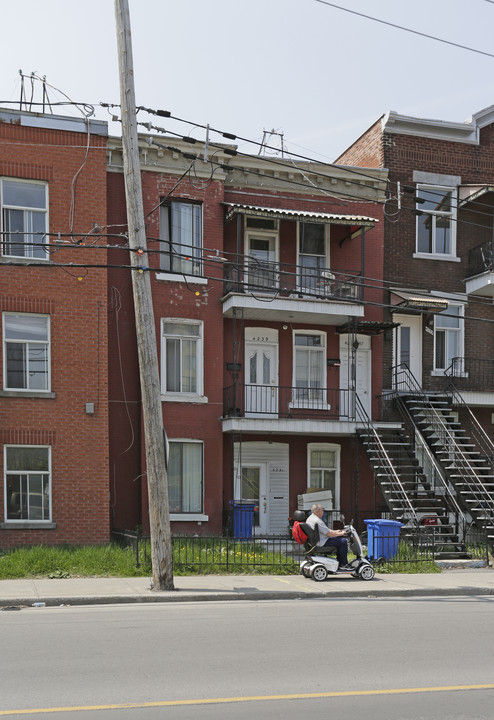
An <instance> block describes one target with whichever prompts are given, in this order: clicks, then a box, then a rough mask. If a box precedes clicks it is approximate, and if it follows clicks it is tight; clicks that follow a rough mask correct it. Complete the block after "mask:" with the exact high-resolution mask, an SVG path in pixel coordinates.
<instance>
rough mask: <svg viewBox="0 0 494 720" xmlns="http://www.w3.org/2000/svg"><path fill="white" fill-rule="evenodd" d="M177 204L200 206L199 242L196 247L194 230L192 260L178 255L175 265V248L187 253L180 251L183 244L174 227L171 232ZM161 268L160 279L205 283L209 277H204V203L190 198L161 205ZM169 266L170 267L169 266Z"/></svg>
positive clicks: (191, 248) (191, 250)
mask: <svg viewBox="0 0 494 720" xmlns="http://www.w3.org/2000/svg"><path fill="white" fill-rule="evenodd" d="M175 206H177V207H178V206H190V207H193V208H200V213H199V219H200V228H199V244H198V246H197V247H196V246H195V245H194V243H193V240H194V237H193V236H194V231H192V237H191V244H190V246H187V247H190V254H191V258H192V260H186V259H185V258H182V257H180V258H178V257H177V263H176V264H177V266H178V267H174V263H173V253H174V249H177V248H178V250H176V251H177V252H178V255H182V254H186V253H184V252H181V251H180V248H183V247H185V246H183V245H182V244H181V243H180V242H178V241H177V239H176V238H174V233H173V228H172V229H171V233H170V224H171V222H172V216H173V208H174V207H175ZM160 240H161V243H160V246H161V247H160V249H161V255H160V268H161V272H159V273H157V275H156V277H157V278H158V279H159V280H172V281H175V282H183V281H184V278H185V280H186V281H187V282H192V283H198V284H204V283H206V282H207V279H205V278H203V257H202V255H203V249H204V205H203V203H202V202H193V201H189V200H171V201H169V202H164V203H163V205H161V207H160ZM167 266H168V267H167Z"/></svg>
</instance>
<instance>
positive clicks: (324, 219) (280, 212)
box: [224, 203, 379, 227]
mask: <svg viewBox="0 0 494 720" xmlns="http://www.w3.org/2000/svg"><path fill="white" fill-rule="evenodd" d="M224 205H226V206H227V208H228V209H227V213H226V218H225V219H226V220H227V221H228V220H231V219H232V218H233V217H235V215H239V214H240V215H249V216H250V217H268V218H277V219H279V220H302V221H304V222H314V223H328V224H329V223H332V224H334V225H355V226H358V227H374V225H375V224H376V223H378V222H379V220H377V219H376V218H372V217H368V216H367V215H340V214H337V213H322V212H311V211H310V210H287V209H283V208H272V207H262V206H260V205H238V204H236V203H224Z"/></svg>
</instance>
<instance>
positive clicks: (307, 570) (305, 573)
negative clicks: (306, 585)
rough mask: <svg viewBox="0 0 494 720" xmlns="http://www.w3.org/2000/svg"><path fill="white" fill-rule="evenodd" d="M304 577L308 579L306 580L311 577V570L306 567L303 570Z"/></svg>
mask: <svg viewBox="0 0 494 720" xmlns="http://www.w3.org/2000/svg"><path fill="white" fill-rule="evenodd" d="M302 575H303V576H304V577H306V578H308V577H310V570H309V568H308V567H305V566H304V567H303V568H302Z"/></svg>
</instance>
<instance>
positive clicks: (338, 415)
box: [223, 383, 355, 422]
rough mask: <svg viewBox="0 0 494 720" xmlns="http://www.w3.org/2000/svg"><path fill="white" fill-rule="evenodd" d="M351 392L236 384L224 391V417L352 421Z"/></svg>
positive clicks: (316, 388) (353, 412) (353, 404)
mask: <svg viewBox="0 0 494 720" xmlns="http://www.w3.org/2000/svg"><path fill="white" fill-rule="evenodd" d="M354 394H355V393H354V391H353V390H342V389H340V388H318V387H284V386H280V385H246V384H244V383H235V384H234V385H230V386H229V387H227V388H225V389H224V391H223V416H224V418H228V417H236V418H272V419H276V418H278V419H294V420H307V419H316V420H323V421H338V422H341V421H344V422H348V421H351V422H353V421H354V420H355V398H354Z"/></svg>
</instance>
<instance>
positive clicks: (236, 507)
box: [230, 500, 257, 538]
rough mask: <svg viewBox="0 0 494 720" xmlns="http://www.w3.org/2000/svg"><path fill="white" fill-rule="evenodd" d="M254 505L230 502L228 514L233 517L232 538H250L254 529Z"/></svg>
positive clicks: (235, 501)
mask: <svg viewBox="0 0 494 720" xmlns="http://www.w3.org/2000/svg"><path fill="white" fill-rule="evenodd" d="M255 507H257V506H256V505H255V503H251V502H243V501H242V500H230V512H231V515H232V516H233V537H236V538H251V537H252V528H253V527H254V508H255Z"/></svg>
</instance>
